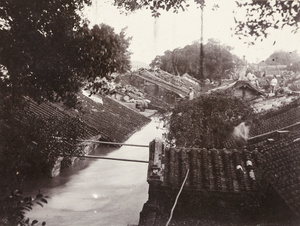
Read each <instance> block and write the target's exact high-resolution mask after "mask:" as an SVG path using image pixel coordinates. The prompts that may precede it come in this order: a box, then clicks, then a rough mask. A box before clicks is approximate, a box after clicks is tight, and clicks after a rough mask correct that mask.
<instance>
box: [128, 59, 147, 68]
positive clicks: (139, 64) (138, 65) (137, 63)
mask: <svg viewBox="0 0 300 226" xmlns="http://www.w3.org/2000/svg"><path fill="white" fill-rule="evenodd" d="M131 67H132V69H133V70H137V69H139V68H141V67H143V68H149V64H147V63H145V62H142V61H131Z"/></svg>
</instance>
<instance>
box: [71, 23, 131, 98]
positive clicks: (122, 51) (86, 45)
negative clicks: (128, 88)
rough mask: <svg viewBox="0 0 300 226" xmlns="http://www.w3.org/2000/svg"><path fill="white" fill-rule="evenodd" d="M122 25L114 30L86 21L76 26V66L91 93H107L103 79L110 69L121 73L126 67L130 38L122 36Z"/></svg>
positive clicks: (105, 80)
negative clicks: (91, 26)
mask: <svg viewBox="0 0 300 226" xmlns="http://www.w3.org/2000/svg"><path fill="white" fill-rule="evenodd" d="M125 32H126V29H123V30H122V31H121V32H120V34H116V33H115V32H114V29H113V28H112V27H110V26H108V25H105V24H100V25H99V26H98V25H95V26H94V27H93V28H92V29H91V30H90V29H88V27H87V25H86V26H85V27H83V28H82V29H80V32H79V35H78V39H79V40H75V41H77V42H78V43H77V45H75V46H77V51H78V57H79V60H78V62H77V64H78V65H79V66H78V67H79V70H80V71H82V72H81V73H82V75H83V76H84V78H85V79H86V80H87V82H88V86H87V88H88V89H90V90H91V91H92V93H100V94H107V92H109V91H110V90H109V87H108V85H107V81H108V80H111V74H112V73H114V72H119V73H124V72H126V71H128V70H129V69H130V54H131V53H130V52H129V51H128V47H129V44H130V40H131V38H126V34H125Z"/></svg>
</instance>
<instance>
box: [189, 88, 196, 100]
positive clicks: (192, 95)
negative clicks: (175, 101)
mask: <svg viewBox="0 0 300 226" xmlns="http://www.w3.org/2000/svg"><path fill="white" fill-rule="evenodd" d="M194 95H195V92H194V89H193V87H191V86H190V91H189V100H193V99H194Z"/></svg>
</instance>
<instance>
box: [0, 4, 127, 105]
mask: <svg viewBox="0 0 300 226" xmlns="http://www.w3.org/2000/svg"><path fill="white" fill-rule="evenodd" d="M90 3H91V1H90V0H64V1H54V0H43V1H39V0H28V1H26V2H22V1H18V0H13V1H8V0H4V1H1V3H0V20H1V21H3V24H4V26H2V27H1V29H0V40H1V47H0V65H2V66H3V67H4V68H5V70H7V74H8V76H6V77H5V79H3V80H1V81H0V82H1V83H3V84H2V85H3V86H5V87H6V89H5V90H6V91H7V93H9V94H10V95H28V96H30V97H32V98H33V99H35V100H37V101H44V100H50V101H61V100H63V101H67V103H69V104H70V105H74V103H75V102H76V95H75V94H76V93H77V92H78V91H79V90H80V88H81V87H82V86H83V85H84V82H85V81H87V80H88V81H89V82H94V81H95V80H96V79H98V78H105V77H109V76H110V74H111V73H113V72H116V71H124V70H125V69H127V68H128V67H129V53H128V51H127V47H128V45H129V39H126V38H125V32H124V31H122V32H121V33H120V34H115V33H114V30H113V29H112V28H110V27H109V26H106V25H100V27H99V26H95V27H94V28H93V29H91V30H90V29H89V28H88V26H87V25H83V23H84V21H82V19H81V17H80V15H79V14H78V12H79V11H80V10H81V9H82V8H83V6H84V4H90ZM2 73H3V72H2ZM101 85H102V86H104V85H105V84H104V83H101V84H100V83H98V85H97V87H98V90H101ZM94 88H96V87H94Z"/></svg>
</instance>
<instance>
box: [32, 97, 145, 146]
mask: <svg viewBox="0 0 300 226" xmlns="http://www.w3.org/2000/svg"><path fill="white" fill-rule="evenodd" d="M79 100H80V101H81V105H82V106H81V109H79V110H75V109H68V108H65V107H63V106H62V105H59V104H53V103H49V102H44V103H41V104H37V103H36V102H34V101H33V100H31V99H28V103H29V110H31V111H32V112H33V113H36V114H39V115H43V116H45V117H51V116H54V115H55V116H56V117H57V116H58V117H77V116H79V115H81V116H82V120H83V123H84V127H85V132H86V137H85V138H90V137H93V136H97V135H99V134H100V135H101V136H102V138H103V139H105V140H110V141H116V142H124V141H125V140H126V139H128V138H129V137H130V136H131V135H132V133H133V132H134V131H136V130H137V129H139V128H141V127H142V126H144V125H145V124H146V123H148V122H149V121H150V119H148V118H147V117H145V116H143V115H141V114H139V113H137V112H135V111H133V110H131V109H129V108H127V107H125V106H123V105H121V104H119V103H117V102H116V101H114V100H112V99H110V98H103V105H102V104H99V103H96V102H94V101H93V100H91V99H90V98H88V97H86V96H84V95H83V94H79Z"/></svg>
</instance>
